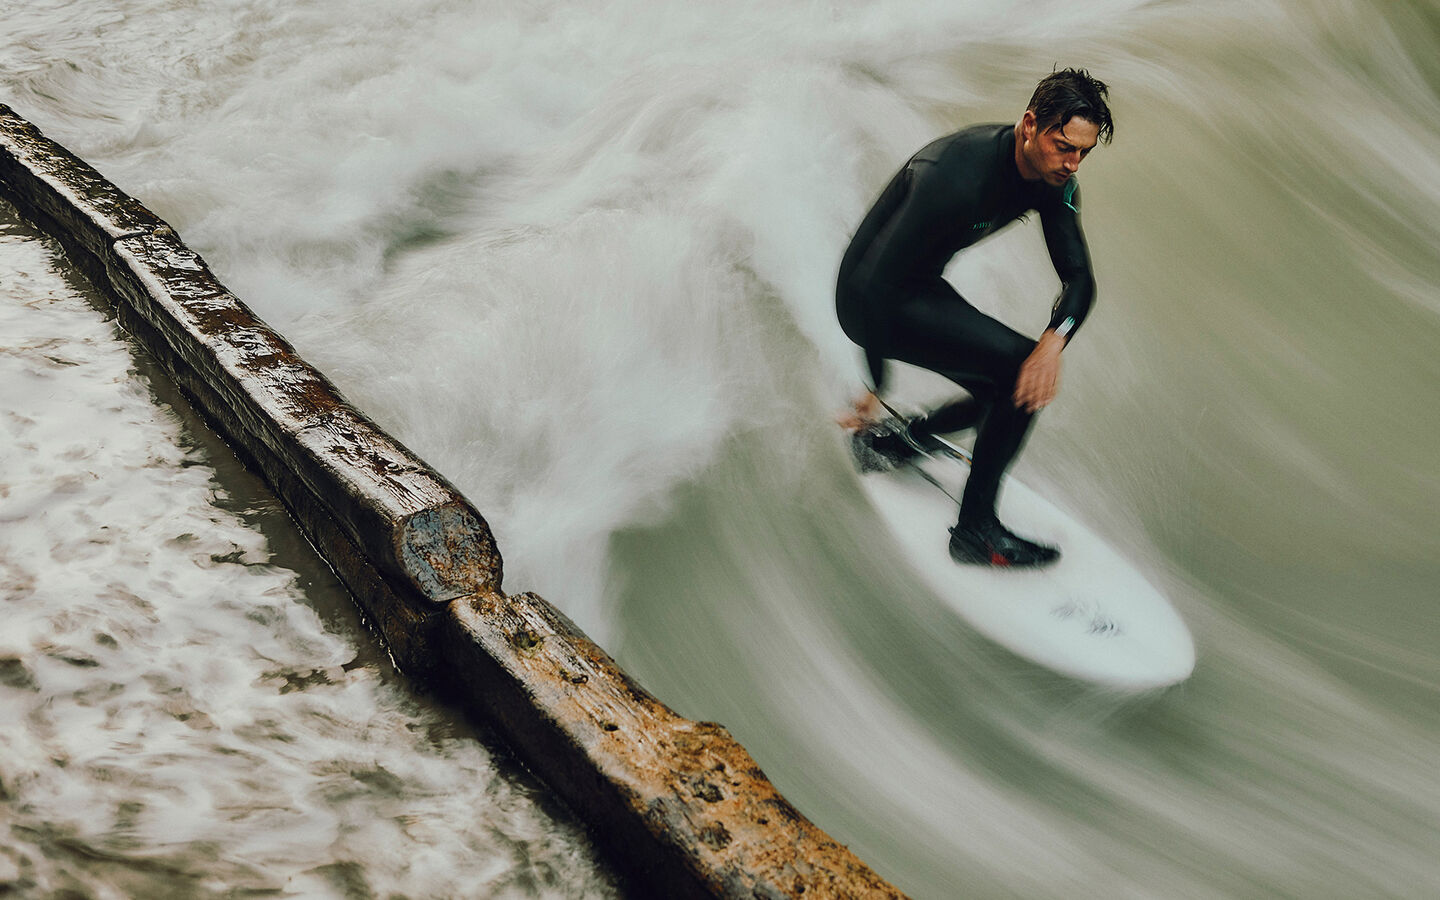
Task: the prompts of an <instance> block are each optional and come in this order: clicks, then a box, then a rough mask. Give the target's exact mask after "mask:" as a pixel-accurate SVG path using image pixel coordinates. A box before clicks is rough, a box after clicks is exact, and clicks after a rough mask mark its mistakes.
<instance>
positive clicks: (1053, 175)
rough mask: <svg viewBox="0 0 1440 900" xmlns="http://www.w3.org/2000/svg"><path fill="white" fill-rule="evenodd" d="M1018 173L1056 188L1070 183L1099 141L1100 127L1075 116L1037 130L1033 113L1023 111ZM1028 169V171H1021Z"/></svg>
mask: <svg viewBox="0 0 1440 900" xmlns="http://www.w3.org/2000/svg"><path fill="white" fill-rule="evenodd" d="M1020 138H1021V142H1020V156H1021V158H1022V165H1021V167H1020V174H1022V175H1024V176H1025V177H1026V178H1029V179H1030V180H1032V181H1033V180H1035V179H1036V178H1043V179H1044V180H1045V181H1046V182H1047V183H1048V184H1053V185H1055V186H1057V187H1058V186H1060V185H1062V184H1064V183H1065V182H1067V181H1069V180H1070V176H1071V175H1074V174H1075V172H1076V170H1077V169H1079V168H1080V163H1081V162H1082V161H1083V160H1084V159H1085V157H1086V156H1087V155H1089V153H1090V151H1091V150H1093V149H1095V144H1096V143H1098V142H1099V140H1100V127H1099V126H1098V125H1096V124H1095V123H1094V122H1091V121H1089V120H1087V119H1082V118H1080V117H1079V116H1073V117H1071V119H1070V121H1068V122H1065V123H1063V124H1061V125H1053V126H1051V127H1050V128H1049V129H1047V130H1045V131H1041V130H1040V129H1039V127H1038V123H1037V122H1036V121H1035V113H1033V112H1031V111H1030V110H1026V111H1025V118H1024V119H1022V120H1021V122H1020ZM1026 168H1028V169H1029V170H1030V171H1028V172H1027V171H1025V169H1026Z"/></svg>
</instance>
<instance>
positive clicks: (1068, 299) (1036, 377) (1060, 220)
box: [1014, 178, 1095, 413]
mask: <svg viewBox="0 0 1440 900" xmlns="http://www.w3.org/2000/svg"><path fill="white" fill-rule="evenodd" d="M1040 219H1041V223H1042V225H1043V228H1044V231H1045V246H1046V247H1047V248H1048V249H1049V251H1050V261H1051V263H1053V264H1054V266H1055V273H1056V274H1057V275H1059V276H1060V282H1061V288H1060V297H1059V299H1057V300H1056V301H1055V307H1054V309H1053V310H1052V311H1051V314H1050V325H1049V327H1047V328H1046V329H1045V333H1044V334H1042V335H1041V336H1040V340H1039V341H1037V342H1036V344H1035V349H1034V350H1033V351H1031V353H1030V356H1029V357H1027V358H1026V360H1025V362H1024V363H1023V364H1022V365H1021V366H1020V375H1019V377H1018V378H1017V379H1016V381H1015V398H1014V399H1015V405H1016V406H1018V407H1022V408H1024V409H1025V410H1026V411H1027V412H1032V413H1033V412H1037V411H1039V410H1040V409H1042V408H1044V407H1045V406H1047V405H1049V403H1050V401H1052V400H1054V399H1055V394H1056V393H1057V392H1058V391H1059V389H1060V351H1062V350H1064V349H1065V345H1066V344H1067V343H1069V341H1070V338H1072V337H1073V336H1074V335H1075V332H1076V331H1077V330H1078V329H1079V328H1080V324H1081V323H1082V322H1084V321H1085V317H1086V315H1088V314H1089V312H1090V306H1091V304H1092V303H1093V302H1094V299H1095V276H1094V275H1093V274H1092V273H1091V271H1090V251H1089V250H1088V249H1087V248H1086V246H1085V234H1084V232H1083V231H1081V230H1080V189H1079V183H1078V182H1076V181H1075V179H1073V178H1072V179H1070V181H1069V182H1068V183H1067V184H1066V185H1065V187H1064V188H1062V189H1061V194H1060V196H1059V198H1058V202H1057V203H1056V205H1055V206H1054V208H1051V209H1044V210H1041V212H1040Z"/></svg>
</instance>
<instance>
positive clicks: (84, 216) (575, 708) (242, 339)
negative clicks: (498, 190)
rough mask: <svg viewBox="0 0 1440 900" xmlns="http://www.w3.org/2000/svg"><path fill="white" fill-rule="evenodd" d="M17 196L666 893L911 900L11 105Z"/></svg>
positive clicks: (522, 755) (406, 621) (406, 658)
mask: <svg viewBox="0 0 1440 900" xmlns="http://www.w3.org/2000/svg"><path fill="white" fill-rule="evenodd" d="M0 194H3V195H4V196H5V197H6V198H7V199H9V200H10V201H11V202H12V203H14V204H15V205H16V206H17V207H19V208H20V209H21V211H22V212H24V213H25V214H26V215H27V216H28V217H29V218H31V219H33V220H34V221H35V222H36V223H37V224H38V225H40V226H41V227H42V228H44V229H45V230H46V231H48V232H49V233H51V234H52V235H53V236H54V237H56V238H57V239H59V240H60V241H61V242H62V244H64V245H65V247H66V249H67V251H68V252H69V253H70V254H71V255H72V257H74V258H75V261H76V262H77V263H79V264H80V266H81V267H82V269H84V270H85V271H86V272H87V274H89V275H90V277H91V278H92V280H93V281H95V283H96V285H97V287H100V288H101V289H102V290H106V291H108V292H109V293H110V294H111V296H112V298H113V300H114V301H115V308H116V313H117V316H118V318H119V319H120V321H121V323H122V324H123V325H124V326H125V327H126V328H127V330H129V331H131V333H132V334H133V335H134V336H135V337H136V338H137V339H138V340H140V341H141V342H142V344H144V345H145V346H146V347H147V349H148V350H149V352H150V353H151V354H152V355H153V356H155V357H156V358H157V359H158V360H159V361H160V362H161V363H162V364H163V365H164V366H165V368H166V369H167V370H168V371H170V373H171V374H172V376H173V377H174V379H175V381H176V382H177V384H179V385H180V387H181V388H182V389H183V390H185V391H186V393H187V394H189V395H190V396H191V398H192V399H193V400H194V401H195V403H196V405H197V407H198V408H199V409H200V410H201V411H202V412H203V413H204V414H205V415H206V416H207V417H208V418H209V419H210V421H211V422H212V423H213V424H214V426H215V427H216V428H217V430H218V431H219V432H220V433H221V434H222V435H223V436H224V437H225V438H226V439H227V440H228V441H229V442H230V444H231V446H232V447H234V448H235V449H236V451H237V453H238V454H239V455H241V456H242V458H244V459H245V460H246V461H247V462H248V463H250V464H251V465H252V467H254V468H256V469H257V470H258V471H259V472H260V473H261V474H262V475H263V476H264V477H265V478H266V479H267V480H269V481H270V483H271V484H272V486H273V487H274V489H275V491H276V493H277V495H278V496H280V497H281V498H282V500H283V501H284V502H285V503H286V505H287V507H288V508H289V509H290V511H291V513H292V515H293V516H294V517H295V519H296V521H297V523H298V524H299V525H300V527H301V528H302V530H304V531H305V533H306V534H307V536H308V537H309V538H310V540H311V541H312V543H313V544H314V545H315V546H316V548H317V549H318V550H319V551H320V552H321V554H322V555H323V556H324V557H325V558H326V560H327V561H328V562H329V563H330V565H331V566H333V567H334V568H335V570H336V572H337V573H338V574H339V575H340V577H341V578H342V579H343V580H344V581H345V582H346V584H347V585H348V586H349V588H350V589H351V591H352V593H353V594H354V595H355V597H356V600H357V602H358V603H359V605H360V606H361V607H362V608H363V609H364V610H365V612H366V613H367V615H368V616H369V619H370V621H371V623H372V624H373V626H374V627H375V628H376V629H377V630H378V631H379V632H380V635H381V637H382V639H383V640H384V641H385V642H386V643H387V645H388V647H389V649H390V651H391V653H392V655H394V657H395V659H396V662H397V663H398V664H399V665H400V667H401V668H402V669H403V670H404V671H406V672H408V673H410V674H412V675H415V676H418V677H421V678H424V679H425V680H427V681H428V682H430V683H431V684H432V685H433V686H435V687H436V688H438V689H440V690H441V691H442V692H444V693H445V694H447V695H449V696H451V697H453V698H455V699H456V700H457V702H459V703H460V704H462V706H464V707H465V708H466V710H467V711H468V712H470V713H471V714H472V715H475V716H476V717H477V718H479V719H481V720H482V721H483V722H484V723H486V724H487V725H489V726H490V727H492V728H494V729H495V730H496V731H497V732H498V733H499V734H500V736H501V737H502V738H504V739H505V740H506V741H507V742H508V744H509V745H510V748H511V750H512V752H514V753H515V755H516V756H517V757H518V758H519V759H521V760H522V761H523V762H525V763H526V764H527V765H528V766H529V767H530V768H532V769H533V770H534V771H535V772H536V773H537V774H539V775H540V776H541V777H542V778H543V779H545V780H546V781H547V782H548V783H549V784H550V785H551V787H552V788H553V789H554V790H555V791H556V792H557V793H558V794H559V795H560V796H561V797H563V798H564V799H565V800H566V801H567V802H568V803H569V804H570V805H571V807H572V808H574V809H575V810H576V812H577V813H578V814H579V815H580V817H581V818H582V819H583V820H585V821H586V822H587V824H588V825H589V826H590V829H591V831H592V833H593V835H594V836H595V838H596V840H597V842H598V843H599V844H600V845H601V846H602V847H603V848H604V849H605V850H606V851H607V852H608V854H609V856H610V857H611V859H612V860H613V861H614V862H615V864H616V865H617V867H618V868H619V869H620V870H621V871H623V872H625V873H626V874H627V875H629V876H630V877H631V878H632V879H633V886H634V887H635V888H636V889H637V890H639V891H641V892H643V893H645V894H647V895H652V896H664V897H686V896H723V897H744V898H755V897H763V898H771V897H797V896H802V895H803V896H805V897H807V898H809V897H861V896H864V897H899V896H901V894H900V893H899V891H897V890H896V889H895V888H894V887H893V886H891V885H889V884H888V883H886V882H885V881H884V880H883V879H881V878H880V877H879V876H878V875H877V874H875V873H874V872H873V871H872V870H870V869H869V868H868V867H866V866H865V865H864V864H863V863H862V862H861V861H860V860H859V859H858V858H856V857H855V856H854V854H852V853H850V851H849V850H848V849H846V848H845V847H843V846H841V845H840V844H838V843H837V842H835V841H834V840H832V839H831V838H830V837H829V836H828V835H826V834H825V833H824V832H823V831H821V830H820V829H819V828H817V827H816V826H815V825H814V824H813V823H811V822H810V821H809V820H808V819H806V818H805V817H804V816H802V815H801V814H800V813H799V812H798V811H796V810H795V809H794V808H793V807H792V806H791V805H790V804H789V803H788V802H786V801H785V799H784V798H783V797H782V796H781V795H780V794H779V792H778V791H777V790H776V789H775V787H774V785H773V784H771V783H770V781H769V780H768V779H767V778H766V777H765V775H764V773H763V772H762V771H761V770H760V769H759V767H758V766H757V765H756V764H755V761H754V760H753V759H752V758H751V757H750V756H749V754H748V753H746V752H745V750H744V748H742V747H741V746H740V745H739V744H738V743H737V742H736V741H735V740H734V739H733V738H732V737H731V736H730V735H729V734H728V732H726V731H725V729H724V728H722V727H721V726H719V725H715V724H713V723H697V722H693V721H690V720H688V719H685V718H683V717H681V716H679V715H677V714H676V713H674V712H673V711H672V710H670V709H669V708H668V707H666V706H665V705H664V704H662V703H660V702H659V701H658V700H657V699H655V698H654V697H653V696H651V695H650V694H649V693H648V692H646V691H644V690H643V689H642V688H640V687H639V686H638V685H637V684H635V683H634V682H633V681H632V680H631V679H630V678H629V677H628V676H626V675H625V673H624V672H623V671H621V670H620V668H619V667H618V666H617V665H616V664H615V662H614V661H613V660H612V659H611V658H610V657H609V656H608V655H606V654H605V653H604V652H603V651H602V650H601V649H600V648H599V647H598V646H596V645H595V644H594V643H593V642H592V641H590V640H589V638H587V637H586V636H585V635H584V633H583V632H581V631H580V629H579V628H577V627H576V626H575V625H574V624H573V623H572V622H570V621H569V620H568V619H567V618H566V617H565V616H564V615H563V614H561V613H560V612H559V611H558V610H556V609H555V608H554V607H552V606H551V605H550V604H548V603H547V602H545V601H544V600H543V599H541V598H539V597H537V596H535V595H533V594H520V595H516V596H508V595H506V594H504V593H503V592H502V590H501V580H502V569H501V565H502V564H501V557H500V553H499V551H498V548H496V547H495V544H494V540H493V537H492V536H491V534H490V530H489V527H488V526H487V525H486V524H485V521H484V519H483V517H481V516H480V514H479V513H478V512H477V511H476V510H475V509H474V508H473V507H472V506H471V504H470V503H469V502H468V501H467V500H466V499H465V498H464V497H463V496H461V495H460V493H459V492H458V491H456V490H455V489H454V488H453V487H452V486H451V485H450V484H449V483H448V482H446V481H445V480H444V479H443V478H442V477H441V476H440V475H439V474H438V473H436V472H434V471H433V470H432V469H431V468H430V467H429V466H427V465H426V464H425V463H424V462H423V461H422V460H420V459H419V458H418V457H416V456H415V455H414V454H413V453H411V452H410V451H409V450H407V449H406V448H405V447H404V446H403V445H401V444H400V443H399V442H398V441H395V440H394V439H393V438H391V437H390V436H389V435H387V434H385V432H383V431H382V430H381V429H380V428H379V427H378V426H376V425H374V423H372V422H370V420H369V419H367V418H366V417H364V416H363V415H362V414H360V413H359V412H358V411H357V410H355V409H354V407H352V406H351V405H350V404H349V403H347V402H346V401H345V400H344V398H343V397H341V396H340V394H339V392H338V391H337V390H336V389H335V388H334V387H333V385H331V384H330V383H329V382H328V381H327V380H326V379H325V378H324V377H323V376H321V375H320V374H319V373H318V372H316V371H315V370H314V369H313V368H311V367H310V366H309V365H308V364H306V363H305V362H304V361H303V360H302V359H300V358H299V356H298V355H297V354H296V353H295V352H294V350H293V348H291V347H290V345H289V344H288V343H287V342H285V341H284V339H283V338H281V337H280V336H279V335H278V334H276V333H275V332H274V331H273V330H271V329H270V328H269V327H268V326H266V325H265V324H264V323H263V322H261V321H260V320H259V319H258V317H256V316H254V314H253V313H251V312H250V310H249V309H248V308H246V307H245V305H244V304H243V303H241V302H240V301H239V300H238V299H237V298H235V297H234V295H232V294H230V292H229V291H228V290H226V289H225V288H224V286H223V285H221V284H220V283H219V282H218V280H216V279H215V277H214V275H213V274H212V273H211V272H210V270H209V268H208V267H207V266H206V265H205V263H204V261H203V260H202V259H200V257H199V256H198V255H197V254H195V253H194V252H193V251H191V250H190V249H189V248H188V247H186V246H185V245H184V244H183V243H182V242H181V241H180V239H179V237H178V236H177V235H176V234H175V232H174V231H173V230H172V229H170V228H169V227H168V226H167V225H166V224H165V223H164V222H163V221H162V220H160V219H159V218H158V217H157V216H155V215H154V214H153V213H151V212H150V211H149V210H148V209H146V208H145V207H144V206H143V205H142V204H140V203H139V202H138V201H136V200H134V199H133V198H131V197H129V196H128V195H126V194H124V193H123V192H122V191H120V190H119V189H118V188H117V187H116V186H115V185H114V184H112V183H111V182H109V181H108V180H106V179H105V178H104V177H103V176H101V175H99V173H97V172H96V171H95V170H94V169H93V168H91V167H90V166H89V165H87V164H86V163H84V162H83V161H81V160H80V159H78V158H77V157H75V156H74V155H72V154H70V153H69V152H68V151H67V150H65V149H64V148H63V147H61V146H60V145H59V144H56V143H54V142H53V141H50V140H49V139H48V138H45V137H44V135H42V134H41V133H40V132H39V130H38V129H36V128H35V127H34V126H33V125H32V124H30V123H29V122H28V121H26V120H25V119H24V118H22V117H21V116H19V115H18V114H16V113H15V112H14V111H13V110H12V109H10V108H9V107H8V106H5V105H4V104H0Z"/></svg>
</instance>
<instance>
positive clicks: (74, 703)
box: [0, 210, 610, 897]
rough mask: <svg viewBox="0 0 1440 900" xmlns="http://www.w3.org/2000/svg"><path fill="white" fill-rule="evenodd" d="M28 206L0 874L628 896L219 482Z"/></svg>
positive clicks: (12, 313) (8, 511) (3, 481)
mask: <svg viewBox="0 0 1440 900" xmlns="http://www.w3.org/2000/svg"><path fill="white" fill-rule="evenodd" d="M8 215H9V214H8V212H6V211H5V210H0V271H4V272H5V278H4V280H3V281H4V283H3V285H0V334H4V335H5V341H4V345H3V348H0V409H3V414H0V446H3V447H4V471H3V476H0V520H3V522H4V527H3V528H0V602H3V608H4V625H3V628H0V718H3V720H4V721H5V722H6V723H8V724H7V726H6V728H4V729H0V804H3V806H0V808H3V809H4V810H5V814H6V816H5V818H6V821H7V825H8V827H7V839H6V844H5V846H4V847H3V848H0V890H3V889H4V888H6V887H9V888H11V889H17V890H19V891H20V892H21V893H22V894H25V893H27V892H29V891H32V890H33V891H39V892H43V893H45V894H46V895H47V896H48V895H49V894H51V893H54V892H62V891H65V890H71V891H80V892H83V893H85V894H86V895H87V896H121V895H125V896H181V895H185V896H206V895H211V894H215V895H220V894H225V895H229V894H230V893H233V892H234V891H236V890H250V891H262V892H276V893H277V894H279V895H282V896H317V897H318V896H354V895H355V893H356V892H371V893H373V894H375V895H382V896H383V895H389V894H390V893H392V892H401V893H405V894H407V895H413V896H461V895H464V896H479V895H485V896H543V895H550V896H560V895H563V896H572V895H581V894H588V895H592V896H608V895H609V894H610V889H609V888H608V887H607V886H606V884H605V881H604V880H603V878H600V877H597V876H596V875H595V874H594V871H593V866H594V863H593V861H592V860H590V859H589V858H588V853H587V852H586V851H585V850H583V849H581V848H583V846H584V844H583V842H582V841H581V840H580V838H579V835H578V834H577V833H576V832H575V830H574V829H573V827H571V826H568V825H559V824H557V823H555V822H553V821H551V820H550V819H549V818H548V817H547V816H545V815H544V814H542V813H540V812H539V811H538V810H537V809H536V808H535V807H534V806H533V805H532V804H531V803H530V802H528V800H527V799H526V788H525V787H523V786H521V785H516V784H514V783H512V781H511V779H510V778H509V777H505V776H502V774H501V773H500V772H499V771H497V769H496V766H495V764H494V763H493V762H492V760H491V758H490V756H489V754H488V753H487V752H486V751H485V750H484V749H483V747H482V746H481V745H480V744H478V743H476V742H474V741H471V740H466V739H464V738H460V737H454V736H447V735H446V732H447V731H450V730H452V726H450V725H449V724H448V723H446V722H445V720H444V719H443V718H442V717H441V716H439V715H437V714H436V713H435V712H434V711H433V710H426V709H423V708H420V707H419V706H417V704H416V702H415V700H414V699H413V698H412V697H409V696H407V695H406V694H405V693H404V692H402V691H399V690H397V689H396V688H395V687H394V685H393V684H392V683H390V682H389V680H388V679H386V678H382V676H381V670H380V669H379V668H378V667H377V666H375V665H374V664H373V663H370V664H366V665H359V664H357V659H356V657H357V649H356V646H355V644H354V643H353V640H354V638H352V637H347V636H342V635H341V634H339V633H337V632H336V631H335V630H333V628H331V627H328V626H327V625H326V623H325V622H324V621H323V620H322V619H321V617H320V616H319V615H318V614H317V612H316V611H315V609H314V608H313V607H312V606H311V605H309V604H308V603H307V602H306V597H305V595H304V594H303V593H302V592H301V589H300V587H299V586H298V585H297V583H296V582H297V579H296V575H295V573H294V572H292V571H289V570H287V569H284V568H280V567H277V566H275V565H272V564H270V552H269V549H268V547H267V544H266V540H265V539H264V538H263V537H262V536H261V535H260V534H259V533H257V532H256V531H254V530H253V529H252V528H251V527H250V526H248V525H247V524H246V523H244V522H243V521H241V519H240V518H239V517H238V516H237V515H235V514H234V513H231V512H227V511H225V510H223V509H221V508H218V507H217V506H216V505H215V504H216V503H217V501H223V500H224V499H225V492H224V489H223V488H221V487H220V486H219V484H218V483H217V481H216V479H215V473H214V471H213V470H212V469H211V468H210V467H209V465H207V464H206V458H205V454H203V453H201V452H200V451H198V450H196V449H186V448H185V446H184V444H185V440H184V438H183V437H182V432H181V429H180V425H179V422H178V421H177V419H176V417H175V415H174V414H173V413H171V412H169V411H168V410H166V409H165V408H162V407H157V406H156V405H155V402H154V400H153V398H152V397H151V394H150V391H149V388H148V385H147V382H146V380H145V379H143V378H141V377H138V376H137V375H136V373H135V371H134V361H133V359H132V357H131V351H130V350H129V349H128V348H127V347H126V346H125V344H124V343H123V342H122V341H120V340H119V339H118V336H117V335H116V333H115V328H114V325H113V324H112V323H110V322H107V321H105V320H104V319H103V318H102V317H101V315H100V314H99V312H98V311H97V310H96V309H95V308H93V307H92V306H91V305H89V304H88V303H87V302H86V300H85V299H84V298H83V297H82V296H81V295H80V294H79V293H78V292H77V290H76V288H75V287H73V286H72V284H71V283H69V282H67V281H66V279H65V277H64V276H63V275H62V274H60V272H59V271H58V270H57V269H55V268H54V254H55V253H56V250H55V248H53V247H52V246H50V245H48V244H45V243H42V242H41V241H40V240H39V239H38V238H37V237H35V236H34V235H33V234H31V233H28V232H26V231H24V230H23V229H20V228H18V227H16V226H13V225H12V224H10V220H9V218H8ZM352 628H353V623H352ZM361 639H362V640H363V639H365V638H363V637H361Z"/></svg>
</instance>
